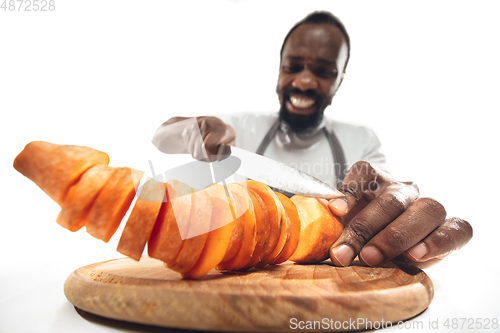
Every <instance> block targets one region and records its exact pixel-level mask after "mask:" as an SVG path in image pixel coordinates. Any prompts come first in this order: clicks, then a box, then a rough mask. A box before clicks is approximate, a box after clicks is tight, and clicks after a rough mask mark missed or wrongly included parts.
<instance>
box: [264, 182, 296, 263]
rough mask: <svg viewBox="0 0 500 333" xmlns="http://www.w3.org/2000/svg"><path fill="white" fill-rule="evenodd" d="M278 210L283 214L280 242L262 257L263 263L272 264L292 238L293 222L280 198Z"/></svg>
mask: <svg viewBox="0 0 500 333" xmlns="http://www.w3.org/2000/svg"><path fill="white" fill-rule="evenodd" d="M277 194H278V193H277V192H275V195H276V197H277V198H278V195H277ZM278 204H279V206H278V208H279V209H278V210H279V212H280V214H281V233H280V237H279V239H278V244H276V247H275V248H274V249H273V251H272V252H271V253H270V254H269V255H268V256H267V257H266V258H264V259H262V261H261V264H272V263H274V260H276V258H278V257H279V256H280V254H281V253H282V252H283V251H284V249H285V248H286V246H287V245H288V242H289V240H290V233H291V223H290V219H289V218H288V214H287V212H286V210H285V208H283V205H282V204H281V201H280V200H279V198H278Z"/></svg>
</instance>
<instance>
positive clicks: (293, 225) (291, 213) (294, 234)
mask: <svg viewBox="0 0 500 333" xmlns="http://www.w3.org/2000/svg"><path fill="white" fill-rule="evenodd" d="M276 195H277V196H278V199H279V200H280V202H281V204H282V205H283V208H284V209H285V212H286V217H287V218H288V220H289V221H290V240H289V241H288V244H287V245H286V247H285V248H284V249H283V251H282V252H281V254H280V255H279V256H278V257H277V258H276V259H275V260H274V261H273V262H272V263H273V264H275V265H277V264H281V263H282V262H285V261H287V260H288V259H289V258H290V257H291V256H292V255H293V254H294V253H295V250H296V249H297V246H298V245H299V239H300V219H299V213H298V211H297V207H296V206H295V204H294V203H293V201H292V200H290V199H289V198H288V197H287V196H286V195H283V194H281V193H279V192H276Z"/></svg>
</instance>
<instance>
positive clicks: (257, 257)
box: [238, 184, 271, 268]
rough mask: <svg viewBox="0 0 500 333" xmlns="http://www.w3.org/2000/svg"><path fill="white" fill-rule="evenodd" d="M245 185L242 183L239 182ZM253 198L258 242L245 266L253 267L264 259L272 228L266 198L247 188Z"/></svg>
mask: <svg viewBox="0 0 500 333" xmlns="http://www.w3.org/2000/svg"><path fill="white" fill-rule="evenodd" d="M238 185H240V186H243V185H242V184H238ZM243 187H244V186H243ZM245 189H246V190H247V191H248V194H249V195H250V198H251V199H252V203H253V207H254V210H255V221H256V228H257V235H256V240H257V244H256V245H255V249H254V251H253V253H252V258H251V259H250V261H249V262H248V264H246V265H245V267H243V268H251V267H254V266H255V265H257V264H258V263H259V262H260V261H261V260H262V259H263V254H264V251H265V249H266V246H267V243H268V241H269V232H270V229H271V225H270V223H269V216H268V212H267V207H266V204H265V203H264V200H262V199H261V198H260V196H259V195H258V194H257V193H256V192H255V191H253V190H252V189H250V188H245Z"/></svg>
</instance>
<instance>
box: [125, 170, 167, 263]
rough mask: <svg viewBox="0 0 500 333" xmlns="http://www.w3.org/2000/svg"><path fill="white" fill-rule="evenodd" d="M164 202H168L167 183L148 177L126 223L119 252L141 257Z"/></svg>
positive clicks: (135, 257) (136, 258)
mask: <svg viewBox="0 0 500 333" xmlns="http://www.w3.org/2000/svg"><path fill="white" fill-rule="evenodd" d="M163 202H166V192H165V184H164V183H163V182H158V181H156V180H154V179H153V178H148V179H147V180H146V182H145V183H144V185H143V186H142V190H141V193H140V194H139V197H138V198H137V200H136V202H135V205H134V208H133V209H132V212H131V213H130V216H129V218H128V220H127V224H125V228H124V229H123V232H122V235H121V237H120V241H119V242H118V247H117V249H116V250H117V251H118V252H120V253H121V254H124V255H126V256H129V257H131V258H133V259H135V260H139V259H140V258H141V256H142V253H143V251H144V247H145V246H146V242H147V241H148V239H149V236H150V235H151V232H152V231H153V227H154V225H155V223H156V220H157V218H158V213H159V212H160V208H161V205H162V203H163Z"/></svg>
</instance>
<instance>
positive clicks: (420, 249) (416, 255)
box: [407, 242, 427, 260]
mask: <svg viewBox="0 0 500 333" xmlns="http://www.w3.org/2000/svg"><path fill="white" fill-rule="evenodd" d="M407 253H408V254H409V255H410V256H411V257H412V258H413V259H415V260H420V259H422V258H423V257H424V256H425V255H426V254H427V246H426V245H425V243H423V242H422V243H418V244H417V245H415V246H413V247H412V248H411V249H409V250H408V252H407Z"/></svg>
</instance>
